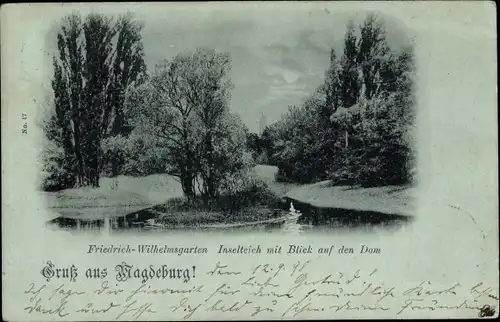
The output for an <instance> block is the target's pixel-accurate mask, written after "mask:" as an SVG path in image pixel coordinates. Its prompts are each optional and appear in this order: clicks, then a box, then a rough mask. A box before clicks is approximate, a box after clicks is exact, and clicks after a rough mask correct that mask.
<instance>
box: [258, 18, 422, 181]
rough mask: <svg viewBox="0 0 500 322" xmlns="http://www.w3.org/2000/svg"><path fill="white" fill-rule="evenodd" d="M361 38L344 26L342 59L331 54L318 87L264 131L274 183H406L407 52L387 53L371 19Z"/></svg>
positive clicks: (410, 116)
mask: <svg viewBox="0 0 500 322" xmlns="http://www.w3.org/2000/svg"><path fill="white" fill-rule="evenodd" d="M359 35H360V37H359V39H358V38H357V36H356V31H355V29H354V26H353V24H352V23H350V24H349V25H348V27H347V32H346V34H345V41H344V52H343V55H342V58H341V59H340V61H339V60H337V59H336V55H335V52H333V51H332V53H331V57H330V66H329V68H328V70H327V71H326V74H325V82H324V84H323V85H322V86H321V87H320V88H319V89H318V91H317V92H316V93H314V95H313V96H312V97H311V98H310V99H309V100H307V101H306V102H305V103H304V104H303V105H302V106H299V107H293V108H291V109H290V110H289V112H288V114H286V115H285V116H284V117H283V119H282V120H280V121H279V122H277V123H275V124H273V125H272V126H271V127H270V128H269V129H268V130H267V134H266V135H267V138H268V140H269V142H270V144H268V146H270V147H271V146H272V148H270V149H269V152H270V153H271V154H270V156H269V159H270V160H271V161H272V162H273V163H274V164H276V165H277V166H278V168H279V170H278V173H277V179H278V180H280V181H294V182H300V183H307V182H314V181H320V180H325V179H330V180H332V182H333V183H334V184H352V185H361V186H377V185H387V184H402V183H407V182H410V181H412V179H413V178H412V176H413V172H414V171H413V164H412V162H413V160H414V158H415V156H414V154H415V153H414V150H413V141H412V135H413V124H414V111H413V109H414V97H413V78H414V73H415V71H414V62H413V52H412V49H411V48H404V49H402V50H398V51H396V50H391V49H390V48H389V47H388V45H387V43H386V40H385V29H384V25H383V23H382V22H381V21H380V19H378V18H377V17H376V16H374V15H369V16H368V17H367V18H366V19H365V21H364V23H363V24H362V25H361V26H360V30H359ZM271 134H272V135H271Z"/></svg>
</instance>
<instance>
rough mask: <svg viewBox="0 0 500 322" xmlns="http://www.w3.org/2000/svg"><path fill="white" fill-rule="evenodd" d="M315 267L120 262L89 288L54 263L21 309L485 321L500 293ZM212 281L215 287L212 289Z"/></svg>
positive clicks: (478, 286)
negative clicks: (443, 315) (200, 267)
mask: <svg viewBox="0 0 500 322" xmlns="http://www.w3.org/2000/svg"><path fill="white" fill-rule="evenodd" d="M314 267H315V263H314V261H311V260H301V261H299V260H297V261H295V262H294V263H293V264H284V263H272V264H271V263H266V262H263V263H257V264H255V265H253V266H252V267H248V269H245V270H238V269H236V268H235V267H233V266H232V265H231V264H230V263H225V262H220V261H219V262H216V263H214V264H213V266H210V267H209V268H207V269H205V270H204V271H202V272H197V268H196V267H194V266H193V267H183V268H181V267H167V266H153V265H151V266H146V267H141V266H138V265H133V264H130V263H126V262H121V263H117V264H116V266H115V267H113V273H114V274H108V270H107V269H105V268H101V269H94V270H91V271H90V272H88V271H87V272H86V273H85V274H86V275H88V274H89V273H90V274H94V277H96V278H99V280H94V282H95V287H91V288H89V285H88V284H86V283H83V284H77V283H75V278H76V276H77V270H76V268H75V267H71V266H70V267H67V268H57V267H56V266H55V264H54V263H52V262H50V261H49V262H47V265H46V266H45V267H44V268H43V269H42V270H41V275H42V277H43V278H44V280H43V281H42V282H41V281H34V282H30V283H29V284H28V285H27V287H26V289H25V290H24V292H23V294H24V295H25V296H26V304H25V307H24V310H25V311H26V312H27V313H29V314H33V315H36V316H37V317H38V316H39V317H42V316H51V317H54V318H59V319H65V318H67V317H68V316H71V315H74V318H75V319H76V318H78V319H81V318H85V317H87V318H88V316H89V315H98V316H99V319H106V320H108V319H109V320H130V319H140V320H148V319H156V320H158V319H162V318H169V319H184V320H191V319H203V318H204V317H206V316H207V314H209V316H211V317H214V316H216V317H217V318H218V319H224V318H225V317H228V318H229V317H235V316H238V317H239V318H242V319H248V318H250V319H273V318H277V319H280V318H281V319H284V318H286V319H290V318H297V319H299V318H313V317H314V318H322V317H331V316H337V315H341V314H344V316H350V317H357V316H363V314H369V313H370V312H371V313H372V314H373V312H377V313H379V314H380V315H381V316H385V317H396V318H403V317H412V316H416V314H420V315H426V314H428V313H429V312H439V311H443V312H447V314H449V316H453V312H464V310H465V311H470V312H474V314H475V315H476V316H481V317H488V316H493V315H495V314H496V304H497V303H498V293H495V292H496V290H495V289H493V288H492V287H489V286H488V285H487V284H485V283H483V282H481V281H478V282H477V283H474V284H472V285H464V284H462V283H459V282H456V283H452V284H450V285H446V286H444V287H443V286H442V285H437V284H435V283H433V282H432V281H430V280H422V281H419V282H416V283H414V285H412V286H410V287H407V286H405V287H401V286H399V284H398V283H396V282H393V283H389V281H387V282H384V283H382V282H380V278H379V276H378V274H379V271H378V270H377V268H372V269H361V268H359V269H358V268H355V269H352V270H350V271H343V272H340V271H336V270H335V269H333V268H332V269H331V271H329V272H328V273H322V274H320V275H318V274H315V273H314V270H313V268H314ZM109 271H111V270H109ZM321 271H322V272H325V271H327V270H326V269H322V270H321ZM199 274H201V278H200V275H199ZM87 277H88V276H87ZM211 280H213V281H214V283H208V281H211ZM125 281H127V283H123V282H125ZM199 281H201V282H199Z"/></svg>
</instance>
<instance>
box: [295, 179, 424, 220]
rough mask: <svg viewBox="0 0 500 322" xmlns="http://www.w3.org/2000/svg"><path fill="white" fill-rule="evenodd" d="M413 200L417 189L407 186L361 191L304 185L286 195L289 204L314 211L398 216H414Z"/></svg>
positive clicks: (328, 183)
mask: <svg viewBox="0 0 500 322" xmlns="http://www.w3.org/2000/svg"><path fill="white" fill-rule="evenodd" d="M414 196H415V188H414V187H411V186H406V185H404V186H403V185H402V186H384V187H373V188H361V187H352V186H332V185H331V183H330V181H322V182H318V183H314V184H308V185H304V186H301V187H298V188H294V189H291V190H290V191H288V192H287V193H286V194H285V197H286V198H287V199H289V200H292V201H296V202H297V203H301V204H303V205H309V206H311V207H314V208H320V209H332V210H333V209H337V210H344V211H345V212H347V213H348V212H354V211H355V212H358V213H361V212H366V213H379V214H387V215H399V216H413V215H414V211H415V208H414V207H415V205H414Z"/></svg>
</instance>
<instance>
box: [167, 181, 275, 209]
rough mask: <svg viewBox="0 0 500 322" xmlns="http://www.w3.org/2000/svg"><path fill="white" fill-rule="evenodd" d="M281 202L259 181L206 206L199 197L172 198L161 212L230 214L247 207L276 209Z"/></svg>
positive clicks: (251, 182) (221, 196)
mask: <svg viewBox="0 0 500 322" xmlns="http://www.w3.org/2000/svg"><path fill="white" fill-rule="evenodd" d="M282 203H283V200H281V199H280V198H279V197H278V196H277V195H276V194H275V193H273V192H272V191H271V190H270V189H269V188H268V186H267V184H266V183H265V182H263V181H260V180H256V179H254V180H250V182H249V183H248V184H247V185H246V186H245V187H244V188H243V189H239V190H238V191H231V192H225V193H223V194H221V195H220V196H219V197H218V198H217V199H216V200H213V202H211V203H210V204H208V205H207V204H206V203H205V202H204V200H203V198H202V197H201V196H197V197H196V198H187V197H183V198H174V199H171V200H169V201H168V202H167V204H165V205H163V206H161V207H162V209H161V210H162V211H218V212H220V211H222V212H224V213H232V212H235V211H240V210H243V209H245V208H249V207H260V206H262V207H265V208H278V207H280V206H282Z"/></svg>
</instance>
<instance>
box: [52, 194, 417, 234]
mask: <svg viewBox="0 0 500 322" xmlns="http://www.w3.org/2000/svg"><path fill="white" fill-rule="evenodd" d="M294 204H295V205H296V208H297V209H298V210H299V211H300V213H301V214H300V216H286V214H287V212H288V211H287V205H288V202H287V203H284V204H283V210H282V211H281V213H280V214H278V215H277V219H276V220H271V222H266V223H259V224H252V225H236V226H229V225H218V226H216V227H213V226H212V227H207V226H203V227H192V228H182V229H180V228H173V227H165V226H163V225H161V224H159V223H157V222H156V221H155V218H156V217H157V215H156V214H154V213H153V212H150V211H148V210H147V209H145V210H141V211H138V212H134V213H130V214H127V215H124V216H115V217H106V218H99V219H78V218H67V217H63V216H61V217H57V218H55V219H53V220H51V221H49V222H48V223H47V224H48V225H50V226H51V227H55V228H59V229H67V230H78V231H96V230H100V231H103V232H109V233H121V232H134V231H135V232H158V233H162V232H165V231H172V230H177V231H179V230H182V231H200V230H201V231H221V230H226V231H228V230H229V231H233V232H239V231H241V232H281V233H285V234H301V233H307V232H315V231H374V230H385V231H395V230H399V229H400V228H402V227H404V226H406V225H407V224H409V223H411V221H412V217H407V216H398V215H388V214H381V213H377V212H370V211H354V210H346V209H334V208H318V207H313V206H310V205H308V204H303V203H300V202H296V201H294Z"/></svg>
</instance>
